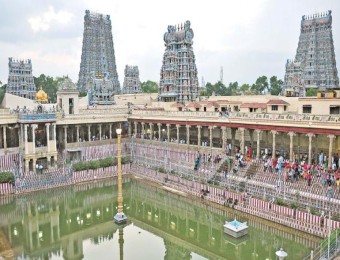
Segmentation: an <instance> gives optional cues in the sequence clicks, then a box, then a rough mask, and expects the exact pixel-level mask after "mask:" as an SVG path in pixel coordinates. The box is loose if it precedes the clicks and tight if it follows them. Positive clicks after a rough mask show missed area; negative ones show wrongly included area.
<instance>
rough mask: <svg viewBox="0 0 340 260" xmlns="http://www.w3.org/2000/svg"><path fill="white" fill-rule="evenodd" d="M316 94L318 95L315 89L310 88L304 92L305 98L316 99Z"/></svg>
mask: <svg viewBox="0 0 340 260" xmlns="http://www.w3.org/2000/svg"><path fill="white" fill-rule="evenodd" d="M317 94H318V92H317V90H316V89H315V88H310V89H308V90H307V92H306V97H316V96H317Z"/></svg>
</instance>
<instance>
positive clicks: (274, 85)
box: [269, 76, 283, 95]
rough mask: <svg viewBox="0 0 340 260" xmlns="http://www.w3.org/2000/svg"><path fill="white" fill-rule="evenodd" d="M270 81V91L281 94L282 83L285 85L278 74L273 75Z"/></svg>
mask: <svg viewBox="0 0 340 260" xmlns="http://www.w3.org/2000/svg"><path fill="white" fill-rule="evenodd" d="M269 82H270V87H269V92H270V94H272V95H279V94H280V93H281V91H282V85H283V81H282V80H281V79H279V80H278V79H277V77H276V76H272V77H271V78H270V79H269Z"/></svg>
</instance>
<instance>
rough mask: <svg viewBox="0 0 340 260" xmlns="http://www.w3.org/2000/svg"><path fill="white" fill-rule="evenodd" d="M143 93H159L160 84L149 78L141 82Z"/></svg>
mask: <svg viewBox="0 0 340 260" xmlns="http://www.w3.org/2000/svg"><path fill="white" fill-rule="evenodd" d="M141 89H142V91H143V93H158V84H157V83H156V82H154V81H151V80H148V81H146V82H142V83H141Z"/></svg>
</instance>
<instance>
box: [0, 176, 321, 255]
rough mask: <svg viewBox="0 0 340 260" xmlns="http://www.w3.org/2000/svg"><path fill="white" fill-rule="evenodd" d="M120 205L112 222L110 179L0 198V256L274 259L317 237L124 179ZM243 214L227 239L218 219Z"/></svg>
mask: <svg viewBox="0 0 340 260" xmlns="http://www.w3.org/2000/svg"><path fill="white" fill-rule="evenodd" d="M123 182H124V184H123V194H124V203H125V204H124V212H125V214H126V215H127V216H128V217H129V219H130V221H129V222H128V223H127V224H126V225H124V226H117V225H116V224H115V223H114V222H113V220H112V219H113V216H114V214H115V212H116V211H117V210H116V208H117V199H116V196H117V195H116V194H117V189H116V188H117V187H116V180H110V181H108V180H105V181H102V182H96V183H91V184H84V185H78V186H73V187H65V188H60V189H54V190H48V191H40V192H35V193H30V194H25V195H21V196H17V197H10V198H1V199H2V200H0V256H3V257H5V256H7V257H9V258H10V257H13V256H16V257H18V258H37V259H112V258H113V259H150V260H152V259H168V260H171V259H176V260H177V259H183V260H186V259H204V258H206V259H266V258H268V259H275V251H276V250H277V249H279V248H280V247H283V248H284V249H285V251H287V252H288V254H289V259H301V258H303V256H304V255H306V254H307V253H308V252H309V250H310V249H311V248H313V247H315V246H316V245H317V244H318V243H319V239H318V238H315V237H311V236H309V235H307V234H304V233H301V232H295V233H293V232H292V231H293V230H291V229H289V228H286V227H282V226H279V225H276V224H272V223H269V222H266V221H263V220H261V219H257V218H255V217H253V216H249V215H245V214H243V213H239V212H236V211H234V210H231V209H227V208H223V207H217V208H215V207H214V206H212V205H211V204H209V203H207V202H206V201H204V200H200V199H192V198H186V197H181V196H179V195H177V194H173V193H169V192H167V191H164V190H162V189H161V188H158V187H154V186H150V185H148V184H146V183H143V182H140V181H136V180H134V179H132V180H130V179H127V178H125V179H123ZM234 217H237V218H238V219H239V220H241V221H248V224H249V226H250V229H249V234H248V235H247V236H245V237H243V238H240V239H234V238H231V237H229V236H227V235H226V234H224V233H223V223H224V221H225V220H227V219H228V220H231V219H233V218H234Z"/></svg>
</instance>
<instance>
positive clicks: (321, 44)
mask: <svg viewBox="0 0 340 260" xmlns="http://www.w3.org/2000/svg"><path fill="white" fill-rule="evenodd" d="M310 88H315V89H317V90H319V91H327V90H334V89H338V88H339V78H338V70H337V68H336V61H335V53H334V42H333V34H332V11H327V12H325V13H317V14H313V15H307V16H306V15H303V16H302V20H301V31H300V37H299V43H298V48H297V51H296V55H295V59H294V60H287V63H286V74H285V78H284V89H285V91H286V93H287V91H288V92H289V93H290V94H289V95H291V96H300V97H303V96H305V93H306V91H307V90H308V89H310ZM286 95H287V94H286Z"/></svg>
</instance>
